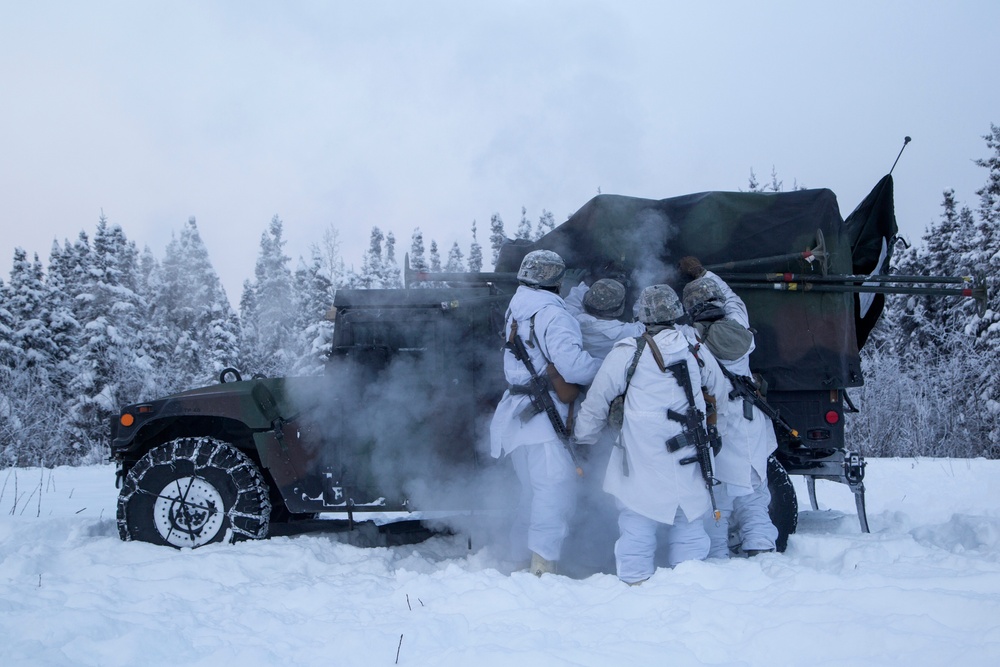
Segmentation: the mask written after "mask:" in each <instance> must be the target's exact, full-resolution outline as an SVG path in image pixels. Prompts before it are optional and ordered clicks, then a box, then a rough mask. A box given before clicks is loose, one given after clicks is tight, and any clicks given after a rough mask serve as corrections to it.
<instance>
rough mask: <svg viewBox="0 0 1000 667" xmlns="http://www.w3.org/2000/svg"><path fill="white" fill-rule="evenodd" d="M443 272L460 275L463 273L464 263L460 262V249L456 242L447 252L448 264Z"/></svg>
mask: <svg viewBox="0 0 1000 667" xmlns="http://www.w3.org/2000/svg"><path fill="white" fill-rule="evenodd" d="M444 270H445V271H447V272H448V273H462V272H463V271H465V262H463V261H462V249H461V248H459V247H458V242H457V241H456V242H455V243H453V244H452V246H451V250H449V251H448V263H447V264H445V267H444Z"/></svg>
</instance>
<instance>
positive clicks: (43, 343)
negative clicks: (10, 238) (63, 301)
mask: <svg viewBox="0 0 1000 667" xmlns="http://www.w3.org/2000/svg"><path fill="white" fill-rule="evenodd" d="M44 280H45V276H44V271H43V269H42V263H41V262H40V261H39V259H38V255H37V254H36V255H35V259H34V262H31V261H29V260H28V257H27V253H26V252H25V251H24V249H23V248H16V249H15V250H14V263H13V268H11V272H10V283H9V284H8V285H7V298H6V299H5V303H6V306H7V310H8V311H9V312H10V314H11V316H12V317H13V331H12V332H11V338H10V340H11V342H12V343H13V344H14V345H15V346H16V347H17V348H18V350H19V356H20V360H21V362H22V363H23V364H24V365H25V366H27V367H34V366H38V367H40V368H43V369H48V368H51V367H52V366H54V365H55V361H56V345H55V342H54V341H53V340H52V336H51V332H50V331H49V318H50V311H49V307H50V303H51V302H50V300H49V294H48V290H47V289H46V286H45V283H44Z"/></svg>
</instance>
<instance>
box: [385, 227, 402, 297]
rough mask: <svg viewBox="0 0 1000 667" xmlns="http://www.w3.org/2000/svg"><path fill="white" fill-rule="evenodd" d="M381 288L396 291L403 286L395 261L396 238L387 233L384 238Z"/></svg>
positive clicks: (397, 263) (397, 264)
mask: <svg viewBox="0 0 1000 667" xmlns="http://www.w3.org/2000/svg"><path fill="white" fill-rule="evenodd" d="M382 286H383V287H385V288H387V289H398V288H400V287H402V286H403V279H402V276H401V274H400V271H399V262H397V261H396V236H395V234H393V233H392V232H389V233H387V234H386V236H385V258H384V260H383V262H382Z"/></svg>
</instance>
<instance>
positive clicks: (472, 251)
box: [469, 220, 483, 273]
mask: <svg viewBox="0 0 1000 667" xmlns="http://www.w3.org/2000/svg"><path fill="white" fill-rule="evenodd" d="M482 270H483V247H482V246H481V245H479V241H478V240H477V239H476V221H475V220H473V221H472V245H471V246H469V271H471V272H472V273H479V272H480V271H482Z"/></svg>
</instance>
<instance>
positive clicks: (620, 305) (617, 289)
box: [583, 278, 625, 317]
mask: <svg viewBox="0 0 1000 667" xmlns="http://www.w3.org/2000/svg"><path fill="white" fill-rule="evenodd" d="M583 309H584V310H586V311H587V312H588V313H590V314H591V315H594V316H595V317H618V316H619V315H621V314H622V312H623V311H624V310H625V286H624V285H622V284H621V283H620V282H618V281H617V280H612V279H611V278H601V279H600V280H598V281H597V282H595V283H594V284H593V285H591V286H590V289H589V290H587V293H586V294H584V295H583Z"/></svg>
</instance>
